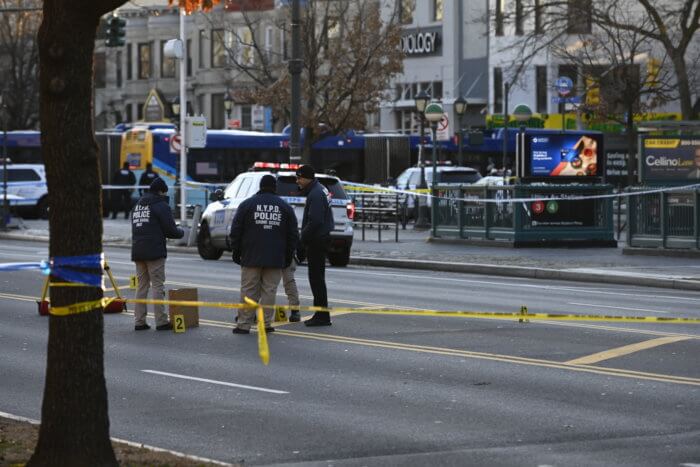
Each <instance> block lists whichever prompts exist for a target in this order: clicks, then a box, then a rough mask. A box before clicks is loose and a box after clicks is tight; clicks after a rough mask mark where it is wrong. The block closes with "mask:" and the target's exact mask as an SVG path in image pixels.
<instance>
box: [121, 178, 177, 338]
mask: <svg viewBox="0 0 700 467" xmlns="http://www.w3.org/2000/svg"><path fill="white" fill-rule="evenodd" d="M167 192H168V185H166V184H165V182H164V181H163V179H162V178H156V179H155V180H154V181H153V183H151V186H150V188H149V189H148V192H147V193H146V194H144V195H143V196H142V197H141V199H139V201H138V203H136V206H134V212H133V213H132V215H131V260H132V261H133V262H135V263H136V275H137V278H138V289H137V290H136V298H138V299H145V298H146V297H148V290H149V288H150V286H151V285H152V286H153V298H154V299H155V300H163V299H164V298H165V289H164V288H163V284H164V283H165V258H166V257H167V256H168V252H167V249H166V247H165V239H166V238H182V237H183V236H184V235H185V233H184V232H183V231H182V229H180V228H179V227H177V226H176V225H175V219H173V213H172V211H171V210H170V205H169V204H168V197H167V196H165V194H166V193H167ZM153 312H154V314H155V318H156V329H157V330H158V331H167V330H170V329H172V328H173V327H172V324H171V323H170V321H169V320H168V315H167V314H166V313H165V307H164V305H154V306H153ZM134 318H135V319H136V321H135V329H136V330H137V331H145V330H147V329H150V326H149V325H148V324H146V304H144V303H137V304H136V309H135V310H134Z"/></svg>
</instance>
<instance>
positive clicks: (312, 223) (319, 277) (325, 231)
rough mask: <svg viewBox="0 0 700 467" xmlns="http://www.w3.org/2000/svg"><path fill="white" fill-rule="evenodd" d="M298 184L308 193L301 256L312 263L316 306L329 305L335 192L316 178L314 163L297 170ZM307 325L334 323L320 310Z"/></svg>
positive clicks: (299, 253) (301, 258)
mask: <svg viewBox="0 0 700 467" xmlns="http://www.w3.org/2000/svg"><path fill="white" fill-rule="evenodd" d="M296 175H297V184H298V185H299V187H300V188H301V192H302V194H305V195H306V205H305V206H304V218H303V220H302V222H301V239H300V248H299V249H298V251H297V257H298V258H299V259H300V260H301V261H303V260H304V258H306V259H308V263H309V267H308V269H309V285H310V286H311V292H312V293H313V295H314V306H320V307H328V292H327V290H326V252H327V251H328V245H329V243H330V234H331V232H332V231H333V226H334V221H333V211H332V210H331V195H330V193H329V192H328V189H327V188H326V187H324V186H323V185H321V183H320V182H319V181H318V180H317V179H316V175H315V171H314V169H313V167H311V166H310V165H302V166H301V167H299V169H297V172H296ZM304 324H305V325H307V326H330V325H331V314H330V313H328V312H327V311H323V312H319V311H317V312H316V313H314V315H313V316H312V317H311V318H310V319H308V320H306V321H304Z"/></svg>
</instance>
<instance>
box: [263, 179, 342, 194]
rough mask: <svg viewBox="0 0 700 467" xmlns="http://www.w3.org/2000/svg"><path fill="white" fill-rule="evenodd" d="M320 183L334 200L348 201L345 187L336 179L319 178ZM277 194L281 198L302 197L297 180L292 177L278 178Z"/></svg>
mask: <svg viewBox="0 0 700 467" xmlns="http://www.w3.org/2000/svg"><path fill="white" fill-rule="evenodd" d="M318 181H319V182H321V183H322V184H323V186H325V187H326V188H328V191H330V192H331V195H333V199H347V197H348V196H347V195H346V194H345V190H343V185H342V184H341V183H340V181H339V180H338V179H336V178H329V177H318ZM277 194H278V195H280V196H302V195H301V192H300V190H299V187H298V186H297V179H296V177H293V176H291V175H289V176H288V175H285V176H282V177H278V178H277Z"/></svg>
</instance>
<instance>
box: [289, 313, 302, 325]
mask: <svg viewBox="0 0 700 467" xmlns="http://www.w3.org/2000/svg"><path fill="white" fill-rule="evenodd" d="M299 321H301V315H299V310H292V312H291V313H289V322H290V323H298V322H299Z"/></svg>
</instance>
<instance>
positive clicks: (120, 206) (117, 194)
mask: <svg viewBox="0 0 700 467" xmlns="http://www.w3.org/2000/svg"><path fill="white" fill-rule="evenodd" d="M130 210H131V191H129V190H114V200H113V203H112V218H115V217H117V214H119V213H120V212H122V211H123V212H124V216H125V218H126V216H128V215H129V211H130Z"/></svg>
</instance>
